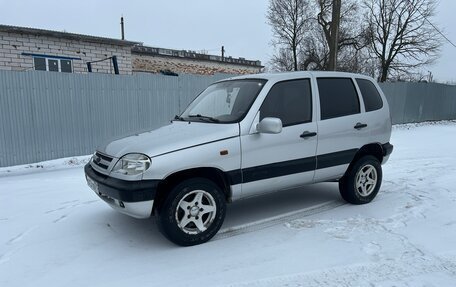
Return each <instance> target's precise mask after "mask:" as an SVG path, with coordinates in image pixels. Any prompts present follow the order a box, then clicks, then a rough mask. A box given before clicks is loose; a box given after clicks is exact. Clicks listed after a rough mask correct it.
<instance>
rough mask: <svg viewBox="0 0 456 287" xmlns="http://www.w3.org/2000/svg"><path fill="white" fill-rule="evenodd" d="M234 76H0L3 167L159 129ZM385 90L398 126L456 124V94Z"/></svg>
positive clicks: (416, 86)
mask: <svg viewBox="0 0 456 287" xmlns="http://www.w3.org/2000/svg"><path fill="white" fill-rule="evenodd" d="M228 76H229V75H216V76H196V75H180V76H179V77H173V76H164V75H152V74H136V75H104V74H90V75H84V74H64V73H48V72H11V71H0V167H1V166H10V165H16V164H24V163H31V162H39V161H43V160H49V159H54V158H61V157H68V156H74V155H84V154H90V153H92V152H93V150H94V149H95V147H96V146H98V145H100V144H101V143H102V142H104V141H106V140H109V139H110V138H113V137H118V136H121V135H124V134H129V133H133V132H135V131H140V130H147V129H153V128H155V127H158V126H160V125H162V124H164V123H166V122H167V121H169V120H170V119H171V118H172V117H173V116H174V115H175V114H178V113H179V112H180V111H182V110H183V109H184V108H185V107H186V106H187V104H188V103H189V102H190V101H191V100H192V99H193V98H194V97H195V96H196V95H197V94H198V93H199V92H200V91H201V90H202V89H204V88H205V87H206V86H207V85H209V84H210V83H212V82H214V81H217V80H220V79H223V78H226V77H228ZM382 88H383V90H384V92H385V94H386V95H387V98H388V101H389V103H390V106H391V111H392V116H393V122H394V123H403V122H417V121H424V120H441V119H456V86H446V85H439V84H424V83H389V84H383V85H382Z"/></svg>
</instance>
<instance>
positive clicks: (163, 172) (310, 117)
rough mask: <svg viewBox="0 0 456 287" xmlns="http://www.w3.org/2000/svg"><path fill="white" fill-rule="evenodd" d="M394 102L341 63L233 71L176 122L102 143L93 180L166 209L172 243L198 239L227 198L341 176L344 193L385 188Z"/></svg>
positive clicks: (116, 196) (354, 198) (89, 172)
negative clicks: (315, 68) (311, 68)
mask: <svg viewBox="0 0 456 287" xmlns="http://www.w3.org/2000/svg"><path fill="white" fill-rule="evenodd" d="M390 136H391V117H390V111H389V107H388V103H387V101H386V98H385V96H384V94H383V93H382V91H381V89H380V88H379V86H378V85H377V83H376V82H375V81H373V79H372V78H370V77H366V76H363V75H358V74H350V73H340V72H292V73H277V74H257V75H248V76H239V77H233V78H229V79H226V80H222V81H219V82H216V83H214V84H212V85H210V86H209V87H208V88H207V89H205V90H204V91H203V92H202V93H201V94H200V95H199V96H198V97H196V98H195V100H193V102H192V103H191V104H190V105H189V106H188V107H187V108H186V110H185V111H184V112H183V113H182V114H181V115H179V116H176V117H175V118H174V119H173V120H172V121H171V123H169V124H168V125H165V126H163V127H160V128H158V129H155V130H152V131H148V132H144V133H141V134H136V135H133V136H128V137H125V138H122V139H118V140H115V141H112V142H111V143H109V144H107V145H105V146H102V147H100V148H98V149H97V150H96V152H95V154H94V155H93V157H92V159H91V160H90V162H89V163H88V164H87V165H86V166H85V174H86V179H87V183H88V185H89V186H90V188H91V189H92V190H93V191H94V192H95V193H96V194H97V195H98V196H99V197H100V198H101V199H103V200H104V201H105V202H107V203H108V204H109V205H110V206H111V207H113V208H114V209H116V210H118V211H120V212H122V213H125V214H127V215H130V216H133V217H136V218H148V217H150V216H152V215H155V216H156V217H157V223H158V226H159V229H160V231H161V232H162V233H163V234H164V235H165V236H166V237H167V238H168V239H169V240H171V241H172V242H174V243H176V244H178V245H183V246H189V245H195V244H200V243H204V242H206V241H208V240H209V239H211V238H212V237H213V236H214V235H215V234H216V233H217V231H218V230H219V229H220V226H221V225H222V223H223V220H224V217H225V211H226V203H229V202H232V201H235V200H239V199H242V198H247V197H251V196H256V195H260V194H264V193H268V192H273V191H280V190H284V189H291V188H296V187H299V186H303V185H307V184H312V183H317V182H324V181H338V183H339V190H340V194H341V196H342V198H343V199H344V200H346V201H347V202H349V203H352V204H364V203H368V202H370V201H372V200H373V199H374V197H375V196H376V195H377V193H378V191H379V188H380V185H381V181H382V167H381V164H383V163H385V162H386V161H387V160H388V158H389V155H390V154H391V152H392V150H393V146H392V145H391V144H390V143H389V141H390Z"/></svg>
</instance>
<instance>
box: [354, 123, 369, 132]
mask: <svg viewBox="0 0 456 287" xmlns="http://www.w3.org/2000/svg"><path fill="white" fill-rule="evenodd" d="M365 127H367V124H362V123H356V126H354V128H355V129H357V130H360V129H363V128H365Z"/></svg>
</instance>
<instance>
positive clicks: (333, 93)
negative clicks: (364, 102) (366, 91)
mask: <svg viewBox="0 0 456 287" xmlns="http://www.w3.org/2000/svg"><path fill="white" fill-rule="evenodd" d="M317 82H318V90H319V94H320V109H321V119H322V120H327V119H332V118H336V117H343V116H348V115H352V114H357V113H359V112H360V108H359V99H358V94H357V93H356V89H355V86H354V85H353V82H352V80H351V79H349V78H318V79H317Z"/></svg>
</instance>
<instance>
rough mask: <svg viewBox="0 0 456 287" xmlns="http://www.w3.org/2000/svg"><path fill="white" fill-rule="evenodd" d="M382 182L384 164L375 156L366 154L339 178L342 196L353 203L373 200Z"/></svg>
mask: <svg viewBox="0 0 456 287" xmlns="http://www.w3.org/2000/svg"><path fill="white" fill-rule="evenodd" d="M381 183H382V166H381V164H380V162H379V160H378V159H377V158H376V157H374V156H364V157H362V158H360V159H359V160H358V161H357V162H355V163H354V164H353V165H352V166H351V167H350V168H349V169H348V170H347V172H346V174H345V175H344V176H343V177H342V178H341V179H340V180H339V191H340V195H341V196H342V198H343V199H344V200H345V201H347V202H349V203H352V204H364V203H369V202H371V201H372V200H373V199H374V198H375V196H376V195H377V193H378V191H379V189H380V185H381Z"/></svg>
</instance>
